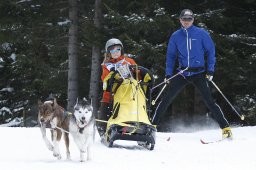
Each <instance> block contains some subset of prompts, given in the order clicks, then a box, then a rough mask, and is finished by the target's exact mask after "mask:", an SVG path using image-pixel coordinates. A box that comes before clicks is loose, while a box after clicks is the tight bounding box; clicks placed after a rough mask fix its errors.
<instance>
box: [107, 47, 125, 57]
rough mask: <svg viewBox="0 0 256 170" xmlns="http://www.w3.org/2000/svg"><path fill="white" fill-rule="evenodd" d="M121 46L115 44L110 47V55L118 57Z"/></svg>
mask: <svg viewBox="0 0 256 170" xmlns="http://www.w3.org/2000/svg"><path fill="white" fill-rule="evenodd" d="M121 49H122V48H121V46H120V45H115V46H113V47H110V49H109V52H110V54H111V57H112V58H114V59H117V58H118V57H120V56H121Z"/></svg>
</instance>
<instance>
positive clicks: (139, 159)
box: [0, 127, 256, 170]
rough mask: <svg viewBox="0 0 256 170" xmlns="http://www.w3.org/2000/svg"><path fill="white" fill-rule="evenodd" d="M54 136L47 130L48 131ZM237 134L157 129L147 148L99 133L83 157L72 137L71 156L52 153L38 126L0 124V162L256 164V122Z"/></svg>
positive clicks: (26, 167)
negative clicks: (110, 141)
mask: <svg viewBox="0 0 256 170" xmlns="http://www.w3.org/2000/svg"><path fill="white" fill-rule="evenodd" d="M47 132H48V133H47V134H48V135H50V133H49V131H47ZM232 132H233V136H234V139H233V140H232V141H223V142H218V143H212V144H210V145H202V144H201V143H200V139H201V138H202V137H203V139H205V140H207V141H213V140H217V139H219V138H221V130H220V129H212V130H204V131H198V132H194V133H157V134H156V145H155V149H154V150H153V151H149V150H147V149H145V148H143V147H140V146H138V145H137V143H136V142H131V141H116V142H115V143H114V147H113V148H107V147H106V146H104V145H102V144H101V143H100V139H99V136H98V135H96V139H95V143H94V146H93V148H92V153H93V155H92V160H91V161H88V162H85V163H81V162H79V152H78V149H77V147H76V145H75V144H74V142H73V139H72V137H71V136H70V138H71V141H70V151H71V159H72V160H66V159H65V148H64V147H65V146H64V142H63V140H62V143H61V145H60V150H61V153H62V157H63V158H62V160H57V159H56V158H55V157H53V155H52V152H50V151H49V150H48V149H47V148H46V146H45V144H44V142H43V140H42V136H41V133H40V129H39V128H10V127H0V134H1V140H0V151H1V154H0V165H1V169H2V170H35V169H36V170H38V169H42V170H57V169H59V170H61V169H63V170H71V169H75V170H84V169H86V170H102V169H106V170H108V169H111V170H120V169H122V170H131V169H134V170H139V169H141V168H143V169H146V170H155V169H171V170H206V169H207V170H217V169H218V170H253V169H255V167H256V157H255V154H256V147H255V144H256V127H239V128H233V129H232Z"/></svg>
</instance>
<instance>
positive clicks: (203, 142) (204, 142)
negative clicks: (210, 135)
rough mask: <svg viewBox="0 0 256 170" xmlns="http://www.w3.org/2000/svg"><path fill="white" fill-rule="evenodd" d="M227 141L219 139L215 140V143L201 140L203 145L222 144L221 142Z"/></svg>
mask: <svg viewBox="0 0 256 170" xmlns="http://www.w3.org/2000/svg"><path fill="white" fill-rule="evenodd" d="M224 140H225V139H218V140H215V141H204V140H203V139H200V142H201V143H202V144H211V143H218V142H221V141H224Z"/></svg>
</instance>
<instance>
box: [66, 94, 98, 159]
mask: <svg viewBox="0 0 256 170" xmlns="http://www.w3.org/2000/svg"><path fill="white" fill-rule="evenodd" d="M69 133H70V134H71V135H72V137H73V139H74V141H75V143H76V145H77V147H78V149H79V151H80V161H81V162H84V161H86V160H90V159H91V147H92V144H93V142H94V136H95V118H94V116H93V107H92V105H91V104H90V103H89V102H88V101H87V100H86V99H85V98H83V99H82V100H81V99H77V102H76V104H75V106H74V114H73V116H72V117H71V118H70V122H69Z"/></svg>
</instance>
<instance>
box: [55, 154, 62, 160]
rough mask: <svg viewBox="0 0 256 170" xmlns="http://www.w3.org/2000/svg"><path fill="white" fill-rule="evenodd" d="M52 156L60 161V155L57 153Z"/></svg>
mask: <svg viewBox="0 0 256 170" xmlns="http://www.w3.org/2000/svg"><path fill="white" fill-rule="evenodd" d="M53 156H54V157H57V159H61V155H60V154H58V153H53Z"/></svg>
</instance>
